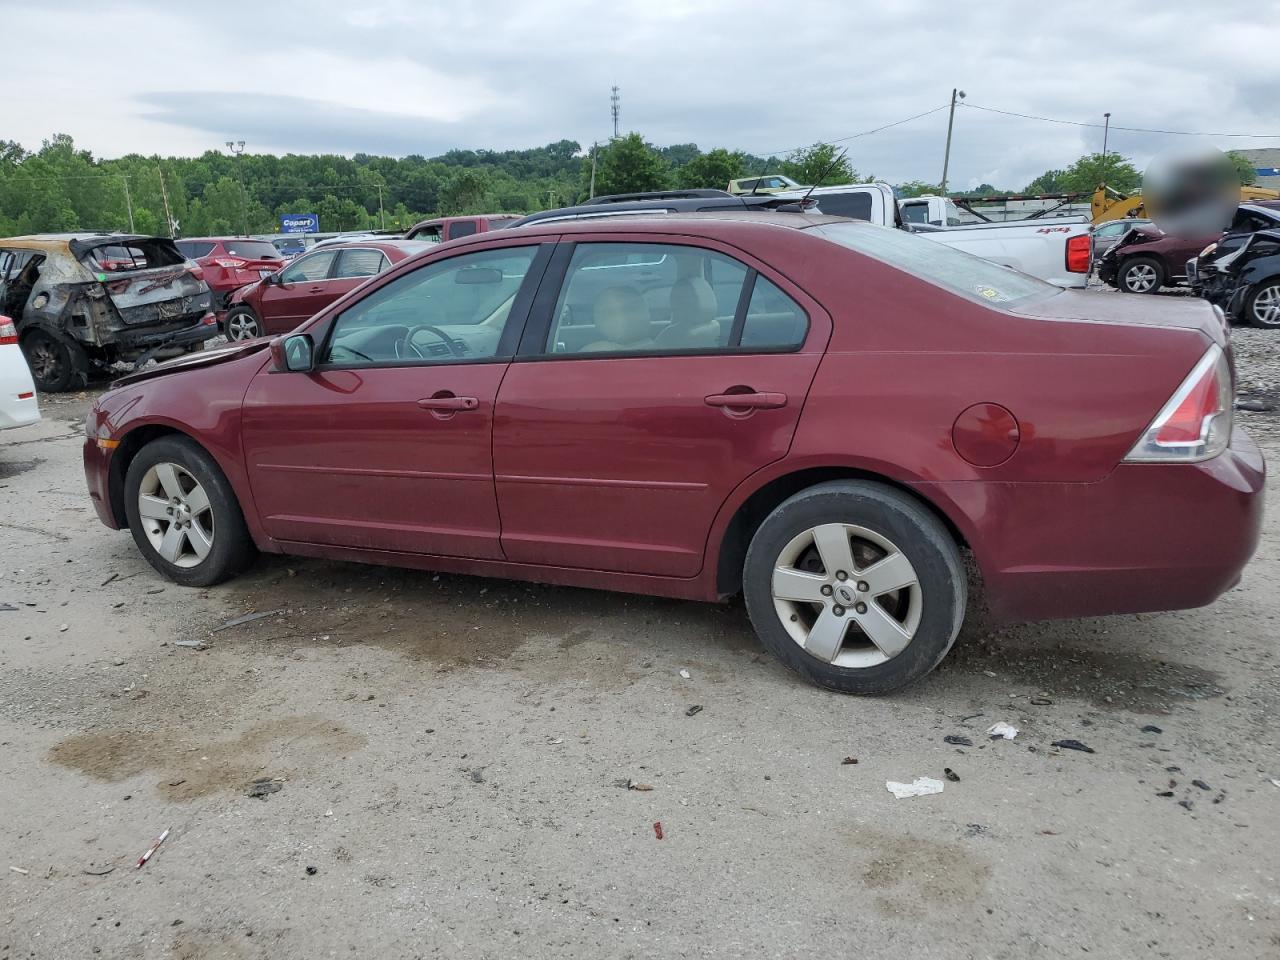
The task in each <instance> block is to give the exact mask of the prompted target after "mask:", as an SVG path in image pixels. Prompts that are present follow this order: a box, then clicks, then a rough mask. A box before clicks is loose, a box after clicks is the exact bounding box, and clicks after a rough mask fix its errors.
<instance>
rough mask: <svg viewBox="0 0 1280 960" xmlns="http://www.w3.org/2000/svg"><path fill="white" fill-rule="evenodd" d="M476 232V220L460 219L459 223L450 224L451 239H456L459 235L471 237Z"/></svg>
mask: <svg viewBox="0 0 1280 960" xmlns="http://www.w3.org/2000/svg"><path fill="white" fill-rule="evenodd" d="M475 232H476V222H475V221H474V220H459V221H458V222H457V223H451V224H449V239H450V240H456V239H457V238H458V237H469V236H471V235H472V234H473V233H475Z"/></svg>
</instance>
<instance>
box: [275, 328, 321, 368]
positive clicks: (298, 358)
mask: <svg viewBox="0 0 1280 960" xmlns="http://www.w3.org/2000/svg"><path fill="white" fill-rule="evenodd" d="M271 355H272V358H273V359H274V360H275V367H276V369H277V370H279V371H282V372H285V371H287V372H289V373H310V372H311V371H312V370H314V369H315V366H316V345H315V341H313V340H312V339H311V334H309V333H295V334H293V335H292V336H288V337H279V338H278V339H276V340H272V341H271Z"/></svg>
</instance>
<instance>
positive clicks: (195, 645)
mask: <svg viewBox="0 0 1280 960" xmlns="http://www.w3.org/2000/svg"><path fill="white" fill-rule="evenodd" d="M173 645H174V646H175V647H188V648H189V649H191V650H208V649H209V645H208V644H207V643H205V642H204V641H203V640H175V641H173Z"/></svg>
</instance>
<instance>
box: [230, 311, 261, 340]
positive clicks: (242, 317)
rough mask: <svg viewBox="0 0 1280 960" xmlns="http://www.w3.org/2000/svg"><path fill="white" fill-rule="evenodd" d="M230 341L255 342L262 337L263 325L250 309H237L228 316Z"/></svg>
mask: <svg viewBox="0 0 1280 960" xmlns="http://www.w3.org/2000/svg"><path fill="white" fill-rule="evenodd" d="M226 324H227V339H228V340H254V339H256V338H258V337H260V336H262V324H261V323H260V322H259V321H258V316H257V314H255V313H254V312H253V311H252V310H250V309H249V308H248V307H236V308H235V309H234V310H232V311H231V312H230V313H228V314H227V320H226Z"/></svg>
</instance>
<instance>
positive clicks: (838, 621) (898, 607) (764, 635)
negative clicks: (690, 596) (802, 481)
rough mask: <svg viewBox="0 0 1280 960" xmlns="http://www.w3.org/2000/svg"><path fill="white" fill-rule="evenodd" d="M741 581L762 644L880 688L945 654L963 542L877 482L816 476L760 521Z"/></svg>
mask: <svg viewBox="0 0 1280 960" xmlns="http://www.w3.org/2000/svg"><path fill="white" fill-rule="evenodd" d="M743 583H744V592H745V594H746V601H747V609H748V612H749V613H750V615H751V621H752V623H753V624H754V625H755V627H756V630H757V632H758V633H759V635H760V638H761V640H762V641H763V642H764V644H765V645H766V646H767V647H768V648H769V649H770V650H771V651H772V652H773V653H774V654H775V655H776V656H777V657H778V658H779V659H780V660H782V661H783V662H784V663H786V664H787V665H788V666H790V667H791V668H792V669H794V670H796V671H798V672H799V673H801V674H803V675H805V676H806V677H808V678H809V679H811V680H813V681H815V682H816V683H819V684H821V685H822V686H826V687H830V688H832V689H835V690H840V691H842V692H846V693H885V692H888V691H891V690H895V689H897V688H899V687H901V686H903V685H905V684H907V683H910V682H911V681H913V680H915V679H918V678H919V677H921V676H923V675H924V674H926V673H928V672H929V671H930V670H932V669H933V668H934V667H935V666H936V665H937V664H938V662H939V661H941V659H942V658H943V656H945V655H946V652H947V650H948V649H950V647H951V644H952V642H953V641H954V640H955V636H956V633H957V632H958V631H959V629H960V624H961V622H962V620H963V619H964V610H965V604H966V580H965V575H964V569H963V566H962V564H961V562H960V556H959V552H958V550H957V549H956V545H955V543H954V541H953V540H952V538H951V536H950V535H949V534H948V532H947V530H946V528H945V527H944V526H943V525H942V524H941V523H940V522H939V521H938V520H937V518H936V517H934V516H933V515H932V514H931V513H930V512H929V511H928V510H926V509H925V508H924V507H922V506H921V505H920V504H919V503H917V502H916V501H914V500H912V499H911V498H910V497H908V496H906V495H905V494H903V493H901V492H899V491H897V490H895V489H893V488H892V487H888V486H885V485H883V484H878V483H869V482H860V481H859V482H854V481H842V482H833V483H824V484H820V485H818V486H815V487H811V488H810V489H808V490H805V491H803V492H801V493H799V494H797V495H796V496H794V497H792V498H791V499H790V500H787V501H786V502H784V503H783V504H781V505H780V506H779V507H778V508H777V509H776V510H774V511H773V513H771V514H770V515H769V516H768V517H767V518H766V519H765V521H764V522H763V523H762V524H761V526H760V528H759V530H757V532H756V535H755V537H754V538H753V539H752V542H751V547H750V549H749V550H748V553H747V563H746V569H745V571H744V578H743Z"/></svg>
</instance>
